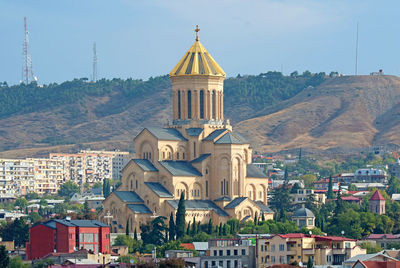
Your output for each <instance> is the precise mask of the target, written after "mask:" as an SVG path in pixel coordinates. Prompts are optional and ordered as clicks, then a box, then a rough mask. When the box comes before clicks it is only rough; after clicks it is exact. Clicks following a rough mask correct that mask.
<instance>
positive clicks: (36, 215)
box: [28, 211, 42, 223]
mask: <svg viewBox="0 0 400 268" xmlns="http://www.w3.org/2000/svg"><path fill="white" fill-rule="evenodd" d="M28 218H29V220H30V221H31V223H36V222H38V221H40V220H41V219H42V217H41V216H40V215H39V213H37V212H35V211H32V212H31V213H29V216H28Z"/></svg>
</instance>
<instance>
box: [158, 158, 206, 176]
mask: <svg viewBox="0 0 400 268" xmlns="http://www.w3.org/2000/svg"><path fill="white" fill-rule="evenodd" d="M159 163H160V164H161V165H162V166H163V167H164V168H165V169H166V170H168V172H169V173H171V174H172V175H174V176H191V177H200V176H203V175H202V174H201V173H200V172H199V171H198V170H197V169H196V168H195V167H193V166H192V165H191V164H190V163H189V162H187V161H172V160H167V161H160V162H159Z"/></svg>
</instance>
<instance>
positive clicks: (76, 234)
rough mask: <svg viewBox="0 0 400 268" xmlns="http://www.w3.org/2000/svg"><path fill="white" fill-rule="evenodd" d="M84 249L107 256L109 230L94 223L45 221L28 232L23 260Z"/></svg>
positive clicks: (87, 221)
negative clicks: (24, 258)
mask: <svg viewBox="0 0 400 268" xmlns="http://www.w3.org/2000/svg"><path fill="white" fill-rule="evenodd" d="M79 249H86V250H88V251H90V252H93V253H95V254H98V253H102V254H110V252H111V247H110V227H109V226H108V225H106V224H104V223H102V222H99V221H94V220H71V219H69V218H67V219H63V220H49V221H47V222H41V223H37V224H35V225H34V226H33V227H31V228H30V229H29V242H27V243H26V258H27V259H28V260H33V259H39V258H42V257H43V256H45V255H47V254H49V253H52V252H56V253H73V252H74V251H76V250H79Z"/></svg>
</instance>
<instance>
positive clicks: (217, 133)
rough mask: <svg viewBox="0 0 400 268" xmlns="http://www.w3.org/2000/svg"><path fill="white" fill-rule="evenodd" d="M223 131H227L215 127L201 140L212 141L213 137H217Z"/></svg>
mask: <svg viewBox="0 0 400 268" xmlns="http://www.w3.org/2000/svg"><path fill="white" fill-rule="evenodd" d="M225 131H228V130H226V129H217V130H214V131H213V132H211V133H210V135H208V136H207V137H205V138H204V139H203V140H204V141H213V140H214V139H216V138H218V137H219V136H220V135H222V134H223V133H224V132H225Z"/></svg>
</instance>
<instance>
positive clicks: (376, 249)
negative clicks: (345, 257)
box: [360, 242, 382, 254]
mask: <svg viewBox="0 0 400 268" xmlns="http://www.w3.org/2000/svg"><path fill="white" fill-rule="evenodd" d="M360 247H361V248H364V249H366V250H367V254H373V253H378V252H380V251H382V248H381V247H380V246H379V245H378V244H376V245H372V243H370V242H362V243H361V245H360Z"/></svg>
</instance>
